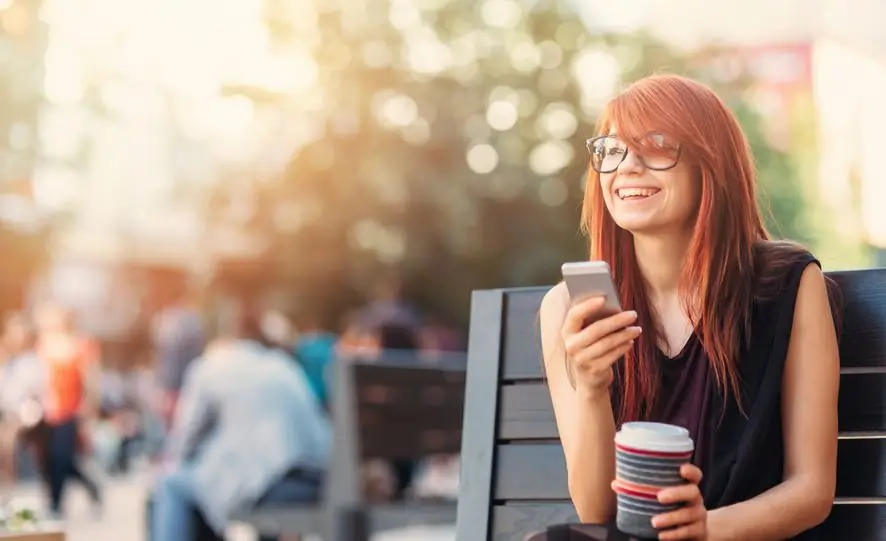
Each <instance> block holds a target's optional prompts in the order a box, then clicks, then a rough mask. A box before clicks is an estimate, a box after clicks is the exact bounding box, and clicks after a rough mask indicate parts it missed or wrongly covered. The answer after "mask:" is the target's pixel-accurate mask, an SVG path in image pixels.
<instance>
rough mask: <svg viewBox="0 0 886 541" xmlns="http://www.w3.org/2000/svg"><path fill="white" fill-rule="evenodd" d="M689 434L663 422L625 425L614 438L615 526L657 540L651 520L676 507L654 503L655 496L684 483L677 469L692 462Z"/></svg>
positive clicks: (655, 530)
mask: <svg viewBox="0 0 886 541" xmlns="http://www.w3.org/2000/svg"><path fill="white" fill-rule="evenodd" d="M694 449H695V444H694V443H693V441H692V438H691V437H690V436H689V431H688V430H686V429H685V428H683V427H680V426H676V425H669V424H664V423H649V422H635V423H625V424H623V425H622V427H621V430H619V431H618V433H617V434H616V435H615V492H616V501H617V514H616V525H617V526H618V529H619V530H621V531H622V532H624V533H626V534H628V535H632V536H635V537H639V538H648V539H657V538H658V530H657V529H656V528H654V527H653V526H652V517H654V516H655V515H659V514H661V513H666V512H668V511H672V510H674V509H676V508H677V505H663V504H661V503H659V502H658V493H659V492H660V491H661V490H662V489H665V488H667V487H672V486H678V485H682V484H685V483H686V480H685V479H683V478H682V477H681V476H680V467H681V466H682V465H683V464H686V463H688V462H689V461H690V460H691V459H692V452H693V450H694Z"/></svg>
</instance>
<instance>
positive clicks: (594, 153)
mask: <svg viewBox="0 0 886 541" xmlns="http://www.w3.org/2000/svg"><path fill="white" fill-rule="evenodd" d="M588 152H589V153H590V154H591V166H592V167H593V168H594V170H595V171H597V172H598V173H611V172H613V171H615V170H616V169H617V168H618V166H619V164H620V163H621V162H622V160H624V156H625V153H626V152H627V146H626V145H625V144H624V143H622V142H621V141H619V140H618V138H617V137H612V136H609V135H607V136H604V137H597V138H596V139H591V140H590V141H588Z"/></svg>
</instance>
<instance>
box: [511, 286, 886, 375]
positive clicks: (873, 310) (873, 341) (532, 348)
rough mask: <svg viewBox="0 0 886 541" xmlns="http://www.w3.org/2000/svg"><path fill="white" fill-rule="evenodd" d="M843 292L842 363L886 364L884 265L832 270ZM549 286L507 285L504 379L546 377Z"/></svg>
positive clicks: (851, 364)
mask: <svg viewBox="0 0 886 541" xmlns="http://www.w3.org/2000/svg"><path fill="white" fill-rule="evenodd" d="M828 276H829V277H831V278H833V279H834V281H836V282H837V284H838V285H839V286H840V290H841V293H842V297H843V303H844V306H843V334H842V340H841V342H840V358H841V361H842V363H843V366H847V367H849V366H853V367H854V366H886V329H884V322H886V269H865V270H860V271H841V272H830V273H828ZM548 289H550V288H549V287H532V288H520V289H509V290H507V291H506V295H507V314H506V319H505V335H504V340H505V343H504V345H503V348H504V360H503V364H504V366H503V368H502V379H503V380H504V381H515V380H526V379H540V378H542V357H541V345H540V331H539V322H538V310H539V308H540V307H541V300H542V298H543V297H544V294H545V293H546V292H547V291H548Z"/></svg>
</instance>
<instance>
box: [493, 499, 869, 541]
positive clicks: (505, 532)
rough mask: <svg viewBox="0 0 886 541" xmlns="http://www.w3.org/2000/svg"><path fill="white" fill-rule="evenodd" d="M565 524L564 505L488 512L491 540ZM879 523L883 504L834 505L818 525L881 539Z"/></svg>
mask: <svg viewBox="0 0 886 541" xmlns="http://www.w3.org/2000/svg"><path fill="white" fill-rule="evenodd" d="M566 522H578V516H577V515H576V514H575V509H574V508H573V507H572V504H571V503H568V502H555V503H521V504H513V505H497V506H495V507H493V509H492V539H493V540H494V541H524V540H525V539H526V534H527V533H530V532H538V531H541V530H544V529H545V528H546V527H547V526H548V525H550V524H563V523H566ZM883 524H886V504H877V505H854V504H837V505H835V506H834V508H833V510H832V511H831V515H830V516H829V517H828V519H827V520H826V521H825V523H824V524H823V525H822V526H821V532H822V534H823V536H822V539H823V541H841V540H845V539H858V540H871V541H873V540H876V539H883V537H882V536H881V531H882V530H883Z"/></svg>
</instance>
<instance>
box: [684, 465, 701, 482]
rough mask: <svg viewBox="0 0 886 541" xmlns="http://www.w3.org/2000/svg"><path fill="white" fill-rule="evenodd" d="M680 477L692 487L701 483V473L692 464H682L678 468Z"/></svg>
mask: <svg viewBox="0 0 886 541" xmlns="http://www.w3.org/2000/svg"><path fill="white" fill-rule="evenodd" d="M680 476H681V477H682V478H683V479H686V480H687V481H689V482H690V483H692V484H693V485H697V484H699V483H701V478H702V473H701V469H700V468H699V467H698V466H695V465H693V464H683V465H682V466H680Z"/></svg>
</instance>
